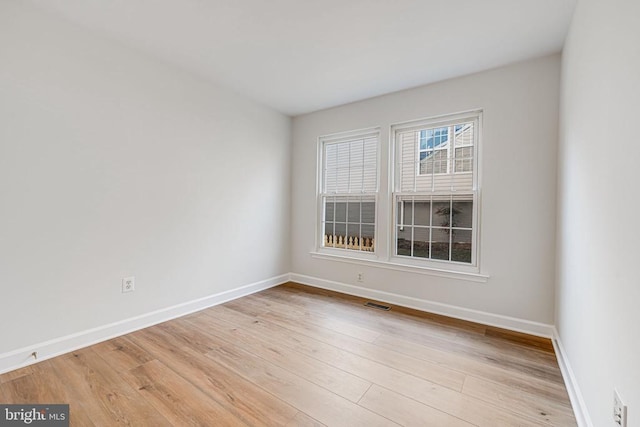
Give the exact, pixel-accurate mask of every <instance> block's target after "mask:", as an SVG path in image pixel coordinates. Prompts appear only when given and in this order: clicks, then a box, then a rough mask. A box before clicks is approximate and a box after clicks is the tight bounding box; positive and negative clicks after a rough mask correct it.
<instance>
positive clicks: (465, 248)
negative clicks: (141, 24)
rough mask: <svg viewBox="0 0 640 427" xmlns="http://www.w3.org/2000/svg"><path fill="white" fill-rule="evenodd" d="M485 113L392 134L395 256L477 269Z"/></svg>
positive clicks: (412, 125) (408, 126) (400, 127)
mask: <svg viewBox="0 0 640 427" xmlns="http://www.w3.org/2000/svg"><path fill="white" fill-rule="evenodd" d="M479 126H480V113H479V112H475V113H471V114H463V115H455V116H448V117H439V118H437V119H433V120H422V121H416V122H411V123H405V124H402V125H397V126H394V127H393V128H392V133H393V140H394V153H395V162H394V169H393V185H392V188H393V195H392V199H393V218H394V230H393V235H394V238H393V242H394V248H393V253H392V254H393V256H395V257H397V258H398V259H405V260H414V261H422V262H424V263H431V262H437V263H443V262H446V263H449V264H458V265H468V266H475V265H477V235H478V232H477V231H478V230H477V215H478V214H477V211H478V178H477V169H478V168H477V154H476V153H477V146H478V134H479Z"/></svg>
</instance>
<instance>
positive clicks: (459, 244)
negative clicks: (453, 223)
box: [451, 230, 471, 263]
mask: <svg viewBox="0 0 640 427" xmlns="http://www.w3.org/2000/svg"><path fill="white" fill-rule="evenodd" d="M451 261H458V262H468V263H470V262H471V230H453V247H452V248H451Z"/></svg>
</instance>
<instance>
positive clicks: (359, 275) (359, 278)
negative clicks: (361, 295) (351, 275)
mask: <svg viewBox="0 0 640 427" xmlns="http://www.w3.org/2000/svg"><path fill="white" fill-rule="evenodd" d="M357 280H358V282H360V283H362V282H364V275H363V274H362V273H358V276H357Z"/></svg>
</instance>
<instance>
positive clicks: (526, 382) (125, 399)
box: [0, 284, 576, 427]
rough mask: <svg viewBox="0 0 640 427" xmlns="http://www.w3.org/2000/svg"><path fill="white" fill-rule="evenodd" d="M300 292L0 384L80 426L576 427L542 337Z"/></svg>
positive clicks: (94, 349)
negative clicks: (63, 409)
mask: <svg viewBox="0 0 640 427" xmlns="http://www.w3.org/2000/svg"><path fill="white" fill-rule="evenodd" d="M364 302H365V300H363V299H361V298H355V297H349V296H345V295H341V294H337V293H332V292H328V291H322V290H317V289H312V288H307V287H303V286H300V285H295V284H288V285H283V286H279V287H276V288H273V289H270V290H267V291H263V292H260V293H258V294H254V295H251V296H248V297H244V298H241V299H238V300H235V301H232V302H229V303H226V304H223V305H220V306H216V307H213V308H210V309H207V310H204V311H201V312H198V313H195V314H192V315H189V316H186V317H183V318H180V319H177V320H172V321H170V322H166V323H163V324H160V325H156V326H153V327H151V328H147V329H144V330H141V331H138V332H134V333H132V334H129V335H126V336H123V337H120V338H116V339H113V340H110V341H107V342H104V343H101V344H97V345H94V346H91V347H88V348H85V349H82V350H79V351H76V352H73V353H69V354H66V355H63V356H60V357H57V358H54V359H50V360H47V361H43V362H41V363H38V364H36V365H32V366H29V367H26V368H23V369H20V370H17V371H13V372H9V373H7V374H4V375H1V376H0V402H3V403H69V404H70V405H71V406H70V411H71V424H72V425H76V426H92V425H95V426H112V425H133V426H154V427H155V426H165V425H174V426H187V425H203V426H242V425H249V426H321V425H327V426H349V427H352V426H366V427H373V426H392V425H407V426H408V425H412V426H435V427H445V426H486V427H498V426H509V427H511V426H539V425H553V426H575V425H576V421H575V419H574V416H573V413H572V410H571V406H570V403H569V399H568V396H567V392H566V389H565V386H564V384H563V382H562V377H561V374H560V370H559V368H558V365H557V362H556V359H555V356H554V354H553V350H552V349H551V348H550V343H549V341H547V340H543V339H536V338H532V337H527V336H524V335H521V334H511V333H506V332H505V331H501V330H498V329H496V328H488V327H484V326H481V325H477V324H473V323H468V322H463V321H457V320H453V319H448V318H443V317H440V316H435V315H428V314H424V313H422V314H421V313H418V312H414V311H411V310H408V309H402V308H400V307H393V308H392V309H391V310H390V311H386V312H385V311H380V310H376V309H372V308H366V307H364V306H363V303H364Z"/></svg>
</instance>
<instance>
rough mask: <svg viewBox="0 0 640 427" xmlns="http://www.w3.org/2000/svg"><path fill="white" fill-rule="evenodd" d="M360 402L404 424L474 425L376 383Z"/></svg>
mask: <svg viewBox="0 0 640 427" xmlns="http://www.w3.org/2000/svg"><path fill="white" fill-rule="evenodd" d="M358 404H359V405H360V406H363V407H365V408H369V409H370V410H371V411H373V412H375V413H376V414H380V415H382V416H383V417H386V418H389V419H391V420H395V421H396V422H398V423H399V424H401V425H403V426H425V427H473V425H474V424H470V423H468V422H466V421H463V420H461V419H459V418H456V417H452V416H451V415H449V414H446V413H444V412H442V411H439V410H437V409H434V408H432V407H430V406H427V405H423V404H422V403H419V402H416V401H415V400H412V399H409V398H407V397H405V396H403V395H401V394H399V393H395V392H393V391H391V390H387V389H385V388H382V387H380V386H377V385H375V384H374V385H373V386H372V387H371V389H369V391H367V393H366V394H365V395H364V396H363V398H362V400H360V402H359V403H358Z"/></svg>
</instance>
